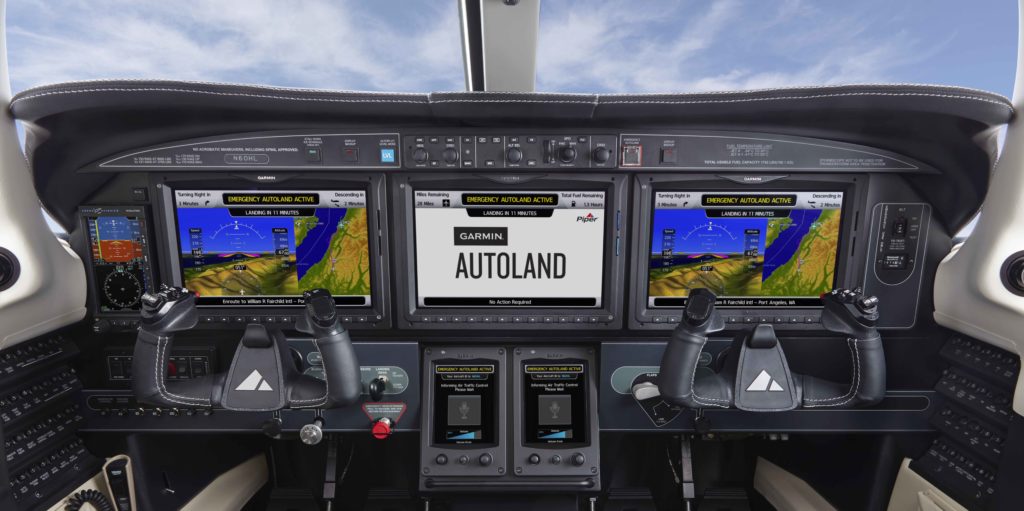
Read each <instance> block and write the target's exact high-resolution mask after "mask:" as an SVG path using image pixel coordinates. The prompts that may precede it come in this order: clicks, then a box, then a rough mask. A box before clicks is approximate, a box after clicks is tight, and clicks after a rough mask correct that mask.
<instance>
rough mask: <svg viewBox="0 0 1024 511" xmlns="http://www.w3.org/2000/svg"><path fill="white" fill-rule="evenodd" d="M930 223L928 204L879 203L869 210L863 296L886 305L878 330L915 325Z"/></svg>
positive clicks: (929, 207)
mask: <svg viewBox="0 0 1024 511" xmlns="http://www.w3.org/2000/svg"><path fill="white" fill-rule="evenodd" d="M930 220H931V206H929V205H927V204H896V203H882V204H877V205H875V208H874V209H873V210H872V213H871V234H870V241H869V243H868V265H867V271H865V275H864V292H865V293H866V294H870V295H874V296H877V297H878V298H879V299H880V300H881V302H882V303H884V304H885V314H882V316H881V317H880V318H879V320H878V327H879V328H912V327H913V326H914V324H915V323H916V320H917V312H918V301H919V299H920V295H921V279H922V278H923V274H924V271H923V266H924V262H923V258H924V254H925V245H926V241H927V238H928V226H929V223H930Z"/></svg>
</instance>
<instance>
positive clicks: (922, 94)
mask: <svg viewBox="0 0 1024 511" xmlns="http://www.w3.org/2000/svg"><path fill="white" fill-rule="evenodd" d="M843 96H892V97H906V96H919V97H934V98H947V99H966V100H972V101H984V102H986V103H992V104H994V105H999V106H1001V107H1004V108H1006V109H1008V110H1009V111H1010V112H1013V111H1014V109H1013V106H1011V105H1007V104H1006V103H1002V102H1000V101H996V100H994V99H988V98H981V97H976V96H963V95H956V94H938V93H925V92H841V93H833V94H811V95H807V96H775V97H766V98H736V99H699V100H698V99H692V100H668V99H664V100H636V101H602V102H601V103H600V104H601V105H643V104H665V105H688V104H713V103H747V102H753V101H783V100H798V99H818V98H833V97H843Z"/></svg>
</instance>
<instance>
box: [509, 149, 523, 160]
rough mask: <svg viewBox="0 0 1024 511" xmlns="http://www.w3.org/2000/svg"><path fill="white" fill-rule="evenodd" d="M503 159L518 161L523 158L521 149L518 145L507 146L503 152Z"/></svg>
mask: <svg viewBox="0 0 1024 511" xmlns="http://www.w3.org/2000/svg"><path fill="white" fill-rule="evenodd" d="M505 159H506V160H508V162H509V163H519V162H520V161H521V160H522V159H523V151H522V150H520V149H519V148H518V147H509V148H508V151H507V152H506V153H505Z"/></svg>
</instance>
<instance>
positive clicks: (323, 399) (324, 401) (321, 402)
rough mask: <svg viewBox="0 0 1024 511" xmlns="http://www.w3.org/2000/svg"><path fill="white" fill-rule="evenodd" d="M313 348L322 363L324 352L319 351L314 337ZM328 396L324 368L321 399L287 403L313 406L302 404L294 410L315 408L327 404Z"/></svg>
mask: <svg viewBox="0 0 1024 511" xmlns="http://www.w3.org/2000/svg"><path fill="white" fill-rule="evenodd" d="M313 347H314V348H316V351H317V353H320V361H321V363H322V362H323V359H324V352H323V351H320V345H319V344H317V342H316V336H314V337H313ZM330 395H331V387H330V384H328V383H327V371H326V367H324V395H323V397H318V398H314V399H289V400H288V402H289V403H290V404H294V403H313V404H303V405H301V406H296V407H294V408H316V407H318V406H321V405H325V404H327V397H328V396H330ZM289 397H290V396H289Z"/></svg>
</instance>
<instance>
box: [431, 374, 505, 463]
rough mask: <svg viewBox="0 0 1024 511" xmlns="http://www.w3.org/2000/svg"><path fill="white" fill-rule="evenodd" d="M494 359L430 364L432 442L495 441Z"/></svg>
mask: <svg viewBox="0 0 1024 511" xmlns="http://www.w3.org/2000/svg"><path fill="white" fill-rule="evenodd" d="M495 366H496V361H494V360H467V361H456V360H449V361H437V362H436V363H435V365H434V443H435V444H450V445H478V444H494V443H495V427H496V423H495V420H496V417H495V415H496V412H497V407H498V397H497V382H496V381H495V378H496V376H495Z"/></svg>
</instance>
